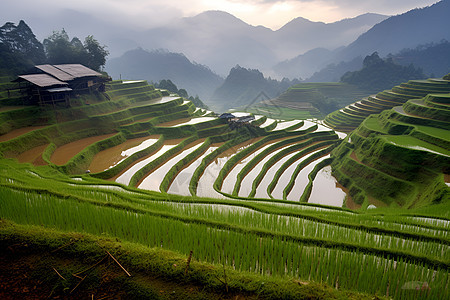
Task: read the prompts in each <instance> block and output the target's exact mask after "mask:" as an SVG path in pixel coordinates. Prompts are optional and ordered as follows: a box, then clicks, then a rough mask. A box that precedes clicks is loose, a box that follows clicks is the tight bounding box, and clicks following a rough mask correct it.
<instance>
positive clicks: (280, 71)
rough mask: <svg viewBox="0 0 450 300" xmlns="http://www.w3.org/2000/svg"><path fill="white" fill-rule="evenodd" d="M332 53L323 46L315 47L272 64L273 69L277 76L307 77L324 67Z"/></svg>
mask: <svg viewBox="0 0 450 300" xmlns="http://www.w3.org/2000/svg"><path fill="white" fill-rule="evenodd" d="M333 53H334V52H333V51H330V50H328V49H325V48H315V49H313V50H310V51H308V52H306V53H305V54H301V55H298V56H296V57H294V58H292V59H288V60H285V61H282V62H280V63H278V64H276V65H275V66H273V71H274V72H275V74H276V75H277V76H278V77H287V78H307V77H310V76H311V75H312V74H313V73H314V72H316V71H317V70H320V69H322V68H324V67H325V66H326V65H327V63H328V62H329V61H330V59H331V58H332V57H333Z"/></svg>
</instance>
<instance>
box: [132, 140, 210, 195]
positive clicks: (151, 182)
mask: <svg viewBox="0 0 450 300" xmlns="http://www.w3.org/2000/svg"><path fill="white" fill-rule="evenodd" d="M202 142H203V140H199V141H197V142H195V143H192V144H191V145H188V146H187V147H186V149H184V150H183V151H181V153H179V154H177V155H175V156H174V157H173V158H171V159H169V160H168V161H166V162H165V163H164V165H162V166H161V167H159V168H158V169H156V170H154V171H153V172H152V173H150V174H148V175H147V177H145V178H144V179H143V180H142V181H141V183H140V184H139V186H138V188H141V189H144V190H151V191H159V186H160V185H161V182H162V180H163V179H164V176H166V174H167V172H168V171H169V170H170V168H172V167H173V166H174V165H175V164H176V163H177V162H179V161H180V160H181V159H183V158H184V157H185V156H187V155H188V154H190V153H192V152H194V151H195V150H197V149H198V148H199V147H200V146H201V145H202Z"/></svg>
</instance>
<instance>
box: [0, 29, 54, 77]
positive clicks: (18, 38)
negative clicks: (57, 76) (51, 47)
mask: <svg viewBox="0 0 450 300" xmlns="http://www.w3.org/2000/svg"><path fill="white" fill-rule="evenodd" d="M43 62H45V53H44V47H43V45H42V44H41V42H39V41H38V40H37V39H36V36H35V35H34V34H33V32H32V31H31V29H30V27H28V25H27V24H26V23H25V22H24V21H20V22H19V25H17V26H16V25H14V23H11V22H7V23H5V25H3V26H1V27H0V69H3V70H4V71H2V73H5V74H6V73H7V74H11V75H17V74H19V73H22V72H24V71H26V70H27V69H29V68H30V67H32V66H33V65H35V64H40V63H43Z"/></svg>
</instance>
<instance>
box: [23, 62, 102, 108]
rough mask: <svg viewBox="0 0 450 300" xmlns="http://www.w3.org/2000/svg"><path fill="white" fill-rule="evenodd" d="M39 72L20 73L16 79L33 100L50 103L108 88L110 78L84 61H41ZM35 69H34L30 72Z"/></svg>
mask: <svg viewBox="0 0 450 300" xmlns="http://www.w3.org/2000/svg"><path fill="white" fill-rule="evenodd" d="M32 72H33V73H35V74H27V75H20V76H19V77H18V78H17V79H16V80H15V81H16V82H19V85H20V88H21V89H22V90H23V91H24V93H25V94H27V99H28V100H29V102H30V103H32V104H39V105H46V104H52V105H53V106H54V105H55V103H61V102H63V103H64V104H65V105H66V106H69V105H70V97H72V96H74V95H78V94H84V93H90V92H92V91H94V90H99V91H104V85H105V82H106V81H107V78H105V77H103V76H102V74H100V73H99V72H96V71H94V70H92V69H89V68H88V67H85V66H83V65H80V64H63V65H48V64H47V65H37V66H35V67H34V70H33V71H32ZM30 73H31V72H30Z"/></svg>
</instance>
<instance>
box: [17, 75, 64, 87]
mask: <svg viewBox="0 0 450 300" xmlns="http://www.w3.org/2000/svg"><path fill="white" fill-rule="evenodd" d="M16 80H17V81H21V80H25V81H28V82H31V83H32V84H34V85H37V86H39V87H53V86H67V85H68V83H67V82H63V81H60V80H58V79H56V78H54V77H52V76H50V75H47V74H31V75H20V76H19V78H18V79H16Z"/></svg>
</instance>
